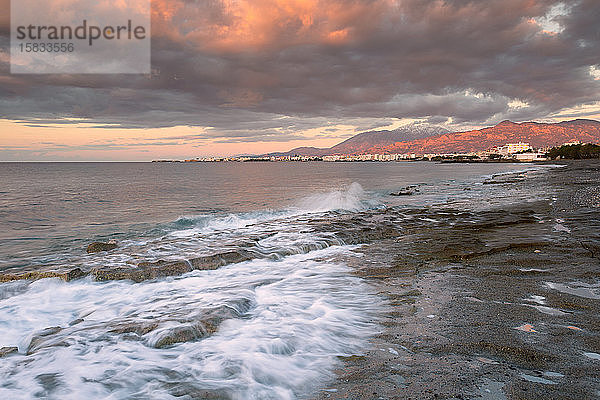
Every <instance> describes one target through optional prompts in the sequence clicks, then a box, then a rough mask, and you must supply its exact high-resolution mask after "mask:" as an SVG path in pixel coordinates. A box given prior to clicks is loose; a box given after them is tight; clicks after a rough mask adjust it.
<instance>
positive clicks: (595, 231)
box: [316, 161, 600, 400]
mask: <svg viewBox="0 0 600 400" xmlns="http://www.w3.org/2000/svg"><path fill="white" fill-rule="evenodd" d="M499 184H505V185H530V186H531V185H538V186H545V187H546V188H547V189H549V193H553V195H552V197H551V198H549V199H548V201H538V202H530V203H522V204H514V205H512V206H511V207H503V208H501V209H493V210H486V211H481V212H473V213H465V212H463V211H460V210H451V209H448V210H439V209H438V210H437V211H433V210H425V211H423V212H421V213H420V216H421V217H423V218H427V219H428V220H431V221H438V223H433V222H432V223H422V224H419V223H414V224H410V223H408V224H404V230H403V232H402V234H401V236H399V237H398V238H397V239H385V240H381V241H378V242H375V243H373V244H370V245H368V246H364V247H363V248H362V249H360V250H359V251H360V253H361V255H362V256H361V257H357V258H356V260H355V263H354V265H353V267H354V269H355V273H356V274H357V275H359V276H361V277H363V278H364V279H366V280H368V281H370V282H371V283H372V285H373V286H374V287H375V288H376V289H377V290H378V292H379V294H380V295H381V296H383V297H384V298H385V299H387V307H386V309H385V311H383V312H382V314H381V315H380V319H381V321H380V324H381V326H382V332H381V333H380V334H378V335H377V336H376V337H375V338H374V339H373V340H372V342H371V344H372V347H371V349H369V350H368V351H366V352H365V353H364V354H356V355H352V356H348V357H343V358H342V359H341V361H342V362H341V367H340V368H339V369H338V370H337V371H336V374H337V379H336V380H335V381H334V382H332V383H331V384H330V385H329V386H328V387H326V388H324V389H323V390H321V391H320V392H319V394H318V395H317V396H316V398H317V399H319V400H321V399H340V400H341V399H346V400H349V399H488V400H497V399H582V398H597V397H599V396H600V356H599V355H598V354H599V353H600V314H599V311H600V195H599V194H600V163H599V162H597V161H580V162H570V163H569V164H568V165H567V166H566V167H564V168H556V169H553V170H552V171H549V172H548V173H546V174H543V175H541V176H538V177H535V178H532V179H528V180H527V181H522V180H506V181H505V182H502V183H499ZM415 214H416V215H417V214H419V212H417V211H415Z"/></svg>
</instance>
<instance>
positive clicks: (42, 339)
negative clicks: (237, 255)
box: [0, 246, 378, 399]
mask: <svg viewBox="0 0 600 400" xmlns="http://www.w3.org/2000/svg"><path fill="white" fill-rule="evenodd" d="M350 250H351V248H350V247H348V246H345V247H331V248H328V249H326V250H319V251H313V252H310V253H307V254H302V255H293V256H289V257H286V258H284V259H282V260H280V261H277V262H270V261H264V260H253V261H249V262H244V263H239V264H234V265H230V266H227V267H224V268H221V269H219V270H216V271H198V272H194V273H190V274H187V275H185V276H182V277H178V278H174V279H165V280H158V281H152V282H147V283H142V284H134V283H131V282H125V281H117V282H109V283H97V282H91V281H90V280H80V281H76V282H71V283H64V282H61V281H58V280H54V279H46V280H41V281H37V282H34V283H31V284H30V285H28V287H27V288H26V289H25V290H23V291H21V292H20V293H18V294H14V295H12V296H10V297H8V298H5V299H4V300H2V301H1V302H0V315H2V316H3V317H2V320H0V324H1V325H0V326H1V327H2V332H3V335H2V337H1V338H0V346H18V347H19V355H16V356H11V357H9V358H6V359H4V360H3V362H2V364H0V375H1V376H2V382H3V383H2V386H1V387H0V394H2V395H3V396H4V398H11V399H17V398H18V399H28V398H33V397H35V396H38V395H41V394H43V397H45V398H55V399H81V398H86V397H91V398H111V399H130V398H161V399H162V398H165V399H167V398H176V397H177V394H178V393H187V394H191V395H193V394H194V393H197V392H198V391H201V390H210V391H215V392H217V393H223V394H224V395H225V396H227V397H231V398H234V399H292V398H296V397H298V396H301V395H303V394H307V393H310V391H311V390H313V389H314V387H315V384H317V383H318V382H323V381H324V380H326V379H328V378H329V377H330V371H331V368H332V367H333V366H334V365H335V364H336V363H337V360H336V356H339V355H348V354H354V353H356V352H360V351H361V350H362V349H363V348H364V347H365V345H366V340H367V339H368V337H369V336H370V335H372V334H374V333H375V332H376V331H377V327H376V325H374V324H373V323H372V322H371V321H372V318H373V316H372V312H373V310H374V308H375V307H376V303H377V301H378V300H377V298H376V297H375V296H374V295H373V294H372V293H371V290H370V289H369V287H367V285H366V284H365V283H363V282H361V281H360V280H359V279H358V278H354V277H351V275H349V274H348V272H349V271H348V269H347V267H345V266H344V265H341V264H339V263H335V262H325V261H323V259H324V258H325V259H326V258H329V257H332V256H342V255H347V254H348V252H349V251H350ZM316 259H318V260H316ZM219 315H224V316H225V318H224V319H223V321H221V323H220V324H219V326H218V331H217V332H216V333H213V334H208V333H206V332H202V327H203V325H205V324H206V320H207V318H209V319H210V318H212V320H213V321H215V320H219V319H220V316H219ZM11 316H19V318H11ZM21 317H25V318H21ZM80 318H81V319H83V321H81V322H79V323H77V324H75V325H73V326H70V323H73V321H75V322H77V320H78V319H80ZM215 318H216V319H215ZM149 325H156V326H152V328H153V329H152V330H151V331H149V332H145V330H147V329H150V327H149ZM48 327H60V328H61V330H60V331H58V332H56V333H52V334H50V335H47V336H38V337H37V339H35V337H36V333H38V334H39V333H40V331H43V330H44V329H46V328H48ZM127 328H130V329H127ZM136 329H137V331H136ZM123 331H128V332H123ZM189 331H191V332H197V336H198V337H197V338H196V340H188V341H184V342H182V343H175V344H173V345H164V346H161V344H160V343H161V341H162V342H163V343H168V342H166V341H165V339H168V338H169V337H174V336H175V337H176V334H177V332H189ZM203 334H205V335H206V336H205V337H203V336H202V335H203ZM32 338H34V340H33V342H32ZM27 354H29V355H27ZM44 377H46V378H47V379H44ZM44 381H46V383H44ZM48 382H51V383H48ZM109 396H110V397H109Z"/></svg>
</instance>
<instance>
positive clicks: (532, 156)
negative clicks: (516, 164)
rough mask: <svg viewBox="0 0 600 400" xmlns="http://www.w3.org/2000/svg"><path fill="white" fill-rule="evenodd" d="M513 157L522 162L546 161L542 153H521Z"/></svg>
mask: <svg viewBox="0 0 600 400" xmlns="http://www.w3.org/2000/svg"><path fill="white" fill-rule="evenodd" d="M514 157H515V159H516V160H518V161H522V162H532V161H546V160H547V159H548V158H547V157H546V154H544V153H521V154H515V155H514Z"/></svg>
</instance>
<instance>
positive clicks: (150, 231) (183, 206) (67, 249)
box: [0, 162, 546, 399]
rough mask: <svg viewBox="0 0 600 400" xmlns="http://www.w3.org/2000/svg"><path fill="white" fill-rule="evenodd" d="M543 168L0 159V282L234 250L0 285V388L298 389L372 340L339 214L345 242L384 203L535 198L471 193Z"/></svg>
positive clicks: (206, 392)
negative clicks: (220, 258) (357, 220)
mask: <svg viewBox="0 0 600 400" xmlns="http://www.w3.org/2000/svg"><path fill="white" fill-rule="evenodd" d="M545 168H546V167H540V166H524V165H516V164H434V163H420V162H417V163H244V164H241V163H240V164H238V163H219V164H203V163H194V164H161V163H155V164H151V163H65V164H61V163H44V164H23V163H3V164H0V195H1V196H0V226H1V227H2V229H1V230H0V271H4V272H19V271H25V270H36V269H48V268H50V269H52V268H60V267H61V266H65V265H68V266H73V267H75V266H76V267H79V268H81V269H82V270H84V271H89V270H91V269H93V268H96V269H98V268H100V269H102V268H105V269H110V268H123V267H127V268H135V266H136V265H137V264H139V263H141V262H158V261H177V260H192V259H194V258H195V257H196V258H197V257H202V256H212V255H215V254H223V253H227V252H229V253H236V252H237V253H236V254H238V253H239V254H244V255H245V257H246V258H245V261H243V262H233V263H230V264H228V265H225V266H223V267H221V268H218V269H216V270H209V271H193V272H190V273H187V274H184V275H181V276H175V277H169V278H163V279H154V280H147V281H143V282H141V283H134V282H132V281H128V280H119V281H108V282H96V281H94V280H93V279H92V277H91V276H88V277H86V278H84V279H80V280H76V281H72V282H63V281H60V280H58V279H43V280H40V281H35V282H30V281H15V282H8V283H4V284H0V332H1V334H0V347H3V346H5V347H11V346H15V347H17V348H18V352H16V353H14V354H12V355H10V356H8V357H6V358H3V360H2V363H0V394H2V395H4V397H5V398H11V399H21V398H23V399H29V398H33V397H43V398H55V399H81V398H85V397H87V398H109V397H110V398H113V399H137V398H139V399H142V398H143V399H147V398H157V399H158V398H160V399H163V398H164V399H175V398H207V397H208V398H227V399H293V398H301V397H304V396H308V395H309V394H310V393H312V392H313V391H314V390H315V389H316V388H318V387H319V385H321V384H323V382H326V381H327V379H329V378H330V377H331V371H332V369H333V368H334V367H335V366H336V365H337V362H338V361H337V360H338V358H337V356H340V355H350V354H359V353H360V352H361V351H362V349H364V348H365V346H366V345H367V342H368V339H369V337H370V336H371V335H373V334H375V333H376V332H377V330H378V327H377V322H376V321H375V320H374V317H373V316H374V313H375V311H376V310H377V308H378V307H379V304H381V301H380V299H379V298H378V296H377V295H376V294H375V293H373V290H372V289H371V288H370V287H369V286H368V285H367V284H366V283H365V282H363V281H362V280H361V279H360V278H358V277H356V276H354V275H352V274H351V271H350V270H349V268H348V267H347V266H346V263H345V262H344V260H345V259H347V258H349V257H359V255H358V254H357V253H356V252H355V251H354V250H355V249H356V248H357V246H361V244H362V242H361V240H363V239H362V237H363V236H364V235H363V236H361V235H362V234H361V235H358V234H356V235H355V234H354V233H353V231H352V229H353V228H354V227H353V226H352V225H350V226H349V225H348V223H347V222H345V221H348V220H349V219H351V218H353V216H355V215H359V214H360V215H363V216H364V218H363V220H364V221H366V222H365V224H367V225H365V226H364V227H361V226H358V227H356V228H357V232H359V233H360V232H364V231H365V230H374V229H375V228H376V227H377V225H378V224H380V223H383V222H385V221H383V220H381V218H382V217H381V215H380V214H378V213H380V211H381V210H386V209H397V210H400V211H399V214H398V215H400V216H401V215H402V214H401V210H403V209H419V208H424V207H452V208H458V209H465V210H472V209H476V208H486V207H490V206H494V205H502V204H505V203H510V202H516V201H530V200H535V198H536V196H537V195H539V193H537V192H536V191H535V190H527V191H523V190H522V189H519V190H516V189H511V187H510V186H505V185H484V184H483V182H484V181H485V180H486V179H488V178H489V177H491V176H492V175H495V174H510V173H515V171H521V172H522V173H524V174H536V173H544V170H545ZM517 174H518V173H517ZM409 185H416V186H415V187H414V188H413V190H415V191H416V194H415V195H414V196H402V197H394V196H390V193H391V192H397V191H398V190H400V189H402V188H403V187H406V186H409ZM378 218H379V219H378ZM378 221H380V222H378ZM336 224H337V225H336ZM374 227H375V228H374ZM361 229H362V231H361ZM375 230H376V229H375ZM353 235H355V236H353ZM108 239H116V240H118V242H119V247H118V248H117V249H115V250H113V251H111V252H108V253H99V254H86V253H85V247H86V246H87V244H89V243H90V242H91V241H95V240H108ZM49 328H50V329H49ZM210 396H213V397H210Z"/></svg>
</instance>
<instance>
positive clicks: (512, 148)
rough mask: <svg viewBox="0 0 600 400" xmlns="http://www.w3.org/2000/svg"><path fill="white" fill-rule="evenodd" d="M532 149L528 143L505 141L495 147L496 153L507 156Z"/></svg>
mask: <svg viewBox="0 0 600 400" xmlns="http://www.w3.org/2000/svg"><path fill="white" fill-rule="evenodd" d="M527 150H533V148H532V147H531V145H530V144H529V143H523V142H519V143H507V144H505V145H504V146H500V147H498V148H497V149H496V151H497V152H498V154H501V155H503V156H507V155H509V154H515V153H519V152H521V151H527Z"/></svg>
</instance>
